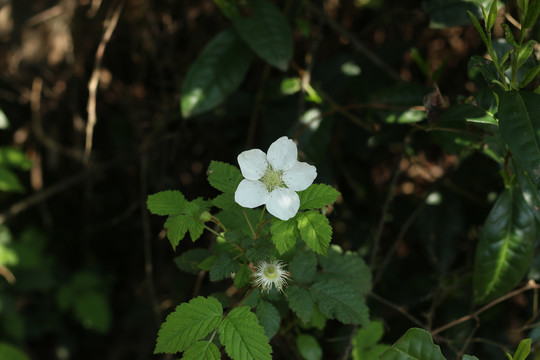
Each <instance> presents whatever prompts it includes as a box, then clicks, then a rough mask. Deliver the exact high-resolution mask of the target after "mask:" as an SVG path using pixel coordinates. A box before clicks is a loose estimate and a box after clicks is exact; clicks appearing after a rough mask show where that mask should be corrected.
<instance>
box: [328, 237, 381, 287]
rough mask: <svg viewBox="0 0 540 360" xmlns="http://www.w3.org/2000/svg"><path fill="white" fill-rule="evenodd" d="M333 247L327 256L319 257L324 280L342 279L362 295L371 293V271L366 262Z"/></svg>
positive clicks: (353, 254) (355, 255)
mask: <svg viewBox="0 0 540 360" xmlns="http://www.w3.org/2000/svg"><path fill="white" fill-rule="evenodd" d="M336 248H337V247H336V246H332V247H331V248H330V250H329V251H328V255H327V256H319V263H320V264H321V266H322V268H323V272H322V274H321V276H322V277H323V278H326V279H328V278H333V279H340V280H341V281H344V282H347V283H349V286H352V287H354V288H356V289H357V290H358V291H359V292H360V293H361V294H367V293H368V292H370V291H371V271H370V270H369V267H368V266H367V265H366V263H365V262H364V260H363V259H362V258H361V257H360V256H358V255H357V254H355V253H352V252H347V253H345V254H343V253H341V252H340V251H338V250H336Z"/></svg>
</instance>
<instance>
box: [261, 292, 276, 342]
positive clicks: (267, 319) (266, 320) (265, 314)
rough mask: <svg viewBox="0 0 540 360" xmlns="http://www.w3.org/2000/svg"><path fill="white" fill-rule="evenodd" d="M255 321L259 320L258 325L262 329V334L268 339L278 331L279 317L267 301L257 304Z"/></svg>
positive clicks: (274, 308)
mask: <svg viewBox="0 0 540 360" xmlns="http://www.w3.org/2000/svg"><path fill="white" fill-rule="evenodd" d="M257 319H258V320H259V324H261V325H262V327H263V328H264V333H265V334H266V336H267V337H268V339H269V340H270V339H271V338H273V337H274V335H276V333H277V331H278V330H279V324H280V322H281V317H280V316H279V312H278V310H277V309H276V307H275V306H274V305H272V303H270V302H268V301H261V302H259V304H258V305H257Z"/></svg>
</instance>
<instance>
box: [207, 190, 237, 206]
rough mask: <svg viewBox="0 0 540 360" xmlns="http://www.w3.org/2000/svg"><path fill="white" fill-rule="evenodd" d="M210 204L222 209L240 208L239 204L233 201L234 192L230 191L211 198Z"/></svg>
mask: <svg viewBox="0 0 540 360" xmlns="http://www.w3.org/2000/svg"><path fill="white" fill-rule="evenodd" d="M212 205H214V206H215V207H218V208H220V209H222V210H234V209H240V205H238V204H237V203H236V201H234V194H230V193H224V194H219V195H218V196H216V197H215V198H214V199H213V200H212Z"/></svg>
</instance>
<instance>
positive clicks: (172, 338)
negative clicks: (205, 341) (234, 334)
mask: <svg viewBox="0 0 540 360" xmlns="http://www.w3.org/2000/svg"><path fill="white" fill-rule="evenodd" d="M222 316H223V308H222V306H221V304H220V302H219V301H218V300H217V299H215V298H213V297H209V298H204V297H202V296H199V297H196V298H194V299H191V300H190V301H189V303H183V304H181V305H179V306H177V307H176V309H175V310H174V311H173V312H172V313H170V314H169V316H167V319H166V320H165V322H164V323H163V324H162V325H161V329H160V330H159V332H158V338H157V344H156V348H155V350H154V353H155V354H160V353H168V354H174V353H177V352H179V351H184V350H186V349H187V348H188V347H190V346H191V345H193V344H194V343H195V342H197V340H200V339H202V338H204V337H205V336H206V335H208V334H209V333H210V331H212V330H213V329H215V328H216V327H217V326H218V325H219V323H220V321H221V319H222Z"/></svg>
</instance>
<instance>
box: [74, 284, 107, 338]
mask: <svg viewBox="0 0 540 360" xmlns="http://www.w3.org/2000/svg"><path fill="white" fill-rule="evenodd" d="M73 311H74V314H75V317H76V318H77V319H78V320H79V321H80V322H81V324H82V325H83V327H84V328H86V329H89V330H93V331H96V332H98V333H102V334H104V333H106V332H107V331H109V328H110V327H111V317H112V316H111V308H110V305H109V301H108V300H107V297H106V296H105V295H104V294H103V293H99V292H95V291H90V292H87V293H85V294H84V295H81V296H78V297H77V298H76V299H75V302H74V307H73Z"/></svg>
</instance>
